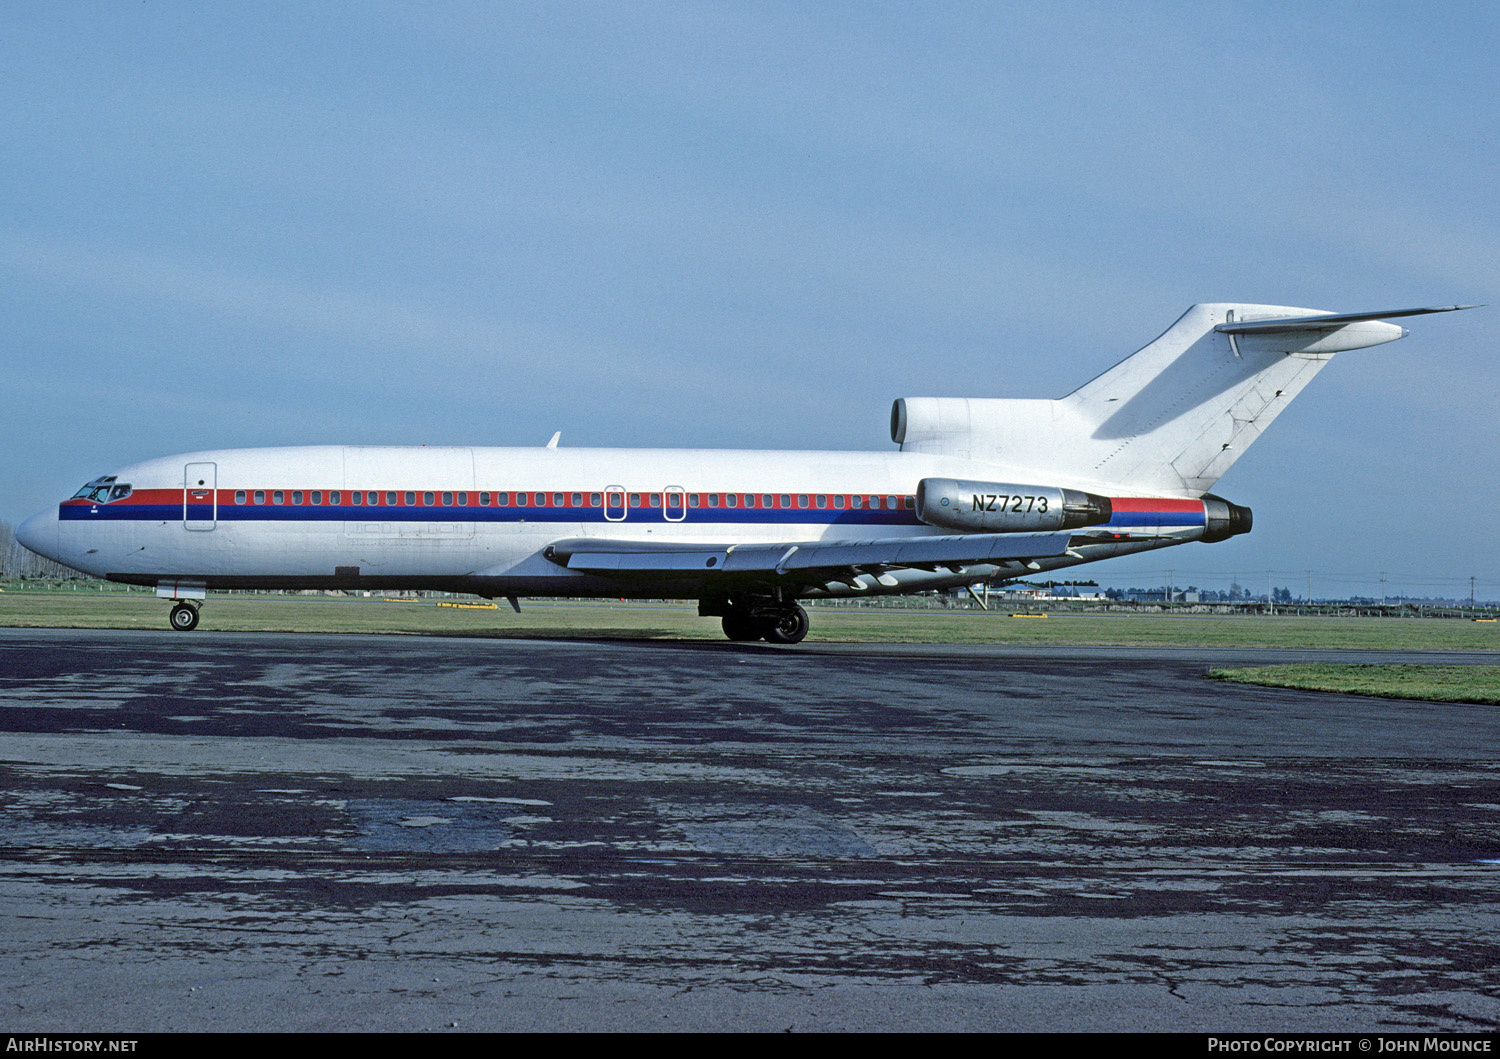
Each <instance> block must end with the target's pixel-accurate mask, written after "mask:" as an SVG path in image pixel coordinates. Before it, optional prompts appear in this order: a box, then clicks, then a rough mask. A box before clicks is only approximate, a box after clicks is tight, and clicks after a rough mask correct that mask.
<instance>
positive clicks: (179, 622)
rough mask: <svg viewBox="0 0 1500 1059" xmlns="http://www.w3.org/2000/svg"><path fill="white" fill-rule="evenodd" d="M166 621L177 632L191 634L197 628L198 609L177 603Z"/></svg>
mask: <svg viewBox="0 0 1500 1059" xmlns="http://www.w3.org/2000/svg"><path fill="white" fill-rule="evenodd" d="M168 620H169V621H170V622H171V623H172V628H174V629H176V630H177V631H178V632H192V631H193V630H194V629H196V628H197V627H198V608H197V607H191V606H189V605H188V604H186V603H179V604H177V606H175V607H173V608H172V616H171V617H170V618H169V619H168Z"/></svg>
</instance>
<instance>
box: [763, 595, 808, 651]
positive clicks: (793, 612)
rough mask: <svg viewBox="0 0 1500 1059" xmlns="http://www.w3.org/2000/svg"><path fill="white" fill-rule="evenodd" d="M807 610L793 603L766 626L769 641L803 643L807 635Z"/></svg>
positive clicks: (767, 640)
mask: <svg viewBox="0 0 1500 1059" xmlns="http://www.w3.org/2000/svg"><path fill="white" fill-rule="evenodd" d="M807 627H808V621H807V611H805V610H803V609H802V608H801V607H799V606H797V605H796V604H795V603H793V604H792V605H791V606H790V607H788V608H787V609H786V610H783V611H782V612H781V613H779V614H777V615H776V617H775V619H773V620H772V621H771V622H769V623H768V624H767V625H766V626H765V636H766V642H767V643H780V644H794V643H801V642H802V638H803V637H804V636H806V635H807Z"/></svg>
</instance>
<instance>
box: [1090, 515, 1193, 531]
mask: <svg viewBox="0 0 1500 1059" xmlns="http://www.w3.org/2000/svg"><path fill="white" fill-rule="evenodd" d="M1206 524H1207V518H1206V516H1205V515H1204V514H1203V512H1202V511H1121V512H1118V513H1117V514H1116V515H1115V516H1114V518H1112V519H1110V520H1109V521H1108V522H1106V523H1104V525H1103V526H1102V527H1099V528H1108V527H1110V526H1202V525H1206Z"/></svg>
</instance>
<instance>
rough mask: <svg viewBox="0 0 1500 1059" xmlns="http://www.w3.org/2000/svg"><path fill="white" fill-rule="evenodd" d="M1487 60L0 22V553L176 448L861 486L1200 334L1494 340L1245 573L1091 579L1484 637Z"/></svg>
mask: <svg viewBox="0 0 1500 1059" xmlns="http://www.w3.org/2000/svg"><path fill="white" fill-rule="evenodd" d="M1497 12H1500V8H1497V7H1496V6H1495V5H1491V4H1473V5H1466V4H1461V3H1456V4H1447V5H1442V6H1441V7H1440V8H1433V7H1431V6H1425V5H1418V4H1361V5H1348V4H1328V5H1324V4H1308V3H1297V4H1285V5H1279V4H1265V3H1260V4H1213V3H1193V4H1118V3H1100V4H1088V3H1082V4H1046V5H1038V4H1014V5H1011V4H999V3H997V4H972V5H971V4H956V5H943V4H917V3H913V4H878V3H860V4H853V3H850V4H838V3H830V4H802V3H795V4H777V3H768V2H761V3H744V4H697V3H688V2H680V3H662V4H653V3H648V2H631V3H621V4H612V3H598V4H568V3H543V4H506V3H492V4H441V3H437V4H380V3H373V2H363V3H349V4H341V3H311V4H309V3H297V4H275V3H255V4H229V3H225V4H210V5H204V4H175V3H154V2H146V3H123V2H122V3H106V4H90V3H69V4H13V5H9V6H8V8H7V11H6V23H7V24H6V29H5V32H4V34H3V36H0V70H3V71H4V74H3V77H0V135H3V138H0V143H3V144H4V147H3V150H4V159H5V164H4V166H3V167H0V191H3V195H4V203H5V206H6V208H5V209H4V210H3V211H0V321H3V323H4V327H3V331H0V351H3V352H0V355H3V357H4V361H5V364H4V368H5V370H4V371H3V373H0V402H3V404H0V407H3V418H0V444H3V446H4V452H5V454H6V457H7V458H6V460H5V468H6V470H5V474H4V479H3V483H0V484H3V488H0V518H5V519H7V520H9V521H11V522H16V521H19V520H20V519H21V518H23V517H25V516H26V515H28V514H30V513H32V512H33V511H36V510H39V509H40V508H42V507H44V506H46V505H47V504H48V503H51V502H55V501H56V500H57V499H58V498H59V497H60V496H62V495H65V494H67V493H69V492H71V491H72V490H73V489H74V488H75V487H76V486H77V485H78V484H80V483H81V482H83V481H84V480H86V479H87V478H90V477H92V476H94V475H96V474H99V473H103V472H105V471H107V470H109V469H110V468H112V467H115V466H118V465H121V464H124V463H126V462H130V461H133V460H136V459H140V458H145V457H149V456H157V455H163V454H166V453H170V452H178V451H187V450H192V449H198V448H219V447H231V446H255V445H280V444H302V443H323V442H345V443H392V444H421V443H427V444H494V445H511V444H519V445H527V444H541V443H543V442H545V441H546V439H547V438H548V437H549V436H550V435H551V433H552V432H553V431H554V430H562V432H563V443H564V444H565V445H625V446H631V445H642V446H687V447H704V446H724V447H737V448H739V447H757V448H758V447H772V448H853V449H884V448H888V447H889V446H890V442H889V438H888V434H887V416H888V409H889V406H890V402H891V400H892V399H893V398H895V397H899V396H919V395H969V396H1015V397H1056V396H1061V395H1062V394H1064V393H1067V392H1068V391H1070V390H1072V389H1074V388H1075V387H1076V386H1077V385H1078V384H1080V383H1082V382H1084V381H1085V380H1087V379H1088V378H1090V377H1092V376H1093V375H1095V374H1097V373H1098V372H1099V371H1101V370H1102V369H1104V368H1106V367H1108V366H1109V365H1110V364H1112V363H1114V362H1115V361H1116V360H1118V359H1120V358H1121V357H1123V356H1125V355H1126V354H1128V353H1130V352H1132V351H1133V350H1134V349H1136V348H1137V347H1139V346H1140V345H1142V344H1144V343H1145V342H1147V341H1149V340H1150V339H1151V338H1153V337H1155V336H1156V335H1157V334H1158V333H1159V332H1160V331H1161V330H1162V329H1163V328H1165V327H1166V325H1168V324H1169V323H1171V322H1172V320H1174V319H1175V318H1176V317H1177V316H1178V315H1179V314H1180V313H1181V312H1182V310H1183V309H1185V308H1186V307H1187V306H1188V305H1189V304H1191V303H1193V302H1196V301H1215V300H1233V301H1265V302H1271V303H1277V304H1285V305H1306V306H1312V307H1318V308H1326V309H1333V310H1340V311H1356V310H1363V309H1377V308H1394V307H1403V306H1416V305H1432V304H1447V303H1453V302H1483V303H1489V304H1490V305H1491V306H1492V307H1491V308H1487V309H1479V310H1473V311H1471V312H1467V313H1460V314H1453V315H1451V316H1445V317H1434V318H1428V319H1419V320H1416V321H1414V322H1412V323H1410V324H1409V325H1408V326H1410V328H1411V330H1412V335H1411V337H1410V338H1408V339H1406V340H1405V341H1403V342H1400V343H1396V344H1392V345H1389V346H1383V347H1379V348H1376V349H1373V350H1369V351H1360V352H1354V353H1349V354H1343V355H1341V356H1340V357H1339V358H1338V359H1337V360H1336V361H1335V363H1334V364H1333V365H1331V366H1330V367H1329V368H1328V369H1327V370H1326V371H1324V372H1323V373H1322V374H1321V375H1320V376H1319V378H1318V379H1317V381H1316V382H1315V383H1314V385H1313V386H1312V387H1311V388H1310V389H1309V390H1308V392H1307V393H1305V394H1304V395H1303V396H1302V397H1301V398H1299V399H1298V401H1297V402H1296V403H1295V404H1294V405H1293V406H1292V407H1291V409H1290V410H1289V411H1288V412H1287V413H1285V414H1284V415H1283V416H1282V417H1281V419H1279V420H1278V421H1277V423H1276V424H1275V426H1274V427H1273V428H1272V429H1271V430H1270V431H1269V432H1268V433H1267V434H1266V436H1265V437H1264V438H1262V439H1261V441H1260V442H1259V443H1258V444H1257V446H1256V448H1255V449H1254V450H1253V451H1252V452H1251V453H1250V454H1249V455H1248V456H1246V457H1245V458H1244V459H1243V460H1241V461H1240V462H1239V463H1238V464H1236V466H1235V467H1234V469H1233V470H1232V471H1231V472H1230V473H1229V475H1227V476H1226V477H1225V478H1224V479H1223V480H1222V481H1221V482H1220V484H1219V487H1218V491H1219V492H1220V493H1222V494H1223V495H1225V496H1227V497H1229V498H1230V499H1232V500H1234V501H1236V502H1238V503H1243V504H1248V505H1250V506H1251V507H1253V508H1254V509H1255V512H1256V529H1255V532H1254V533H1253V534H1252V535H1251V536H1249V537H1247V538H1240V539H1237V540H1235V541H1232V542H1229V543H1226V544H1222V545H1216V546H1211V547H1210V546H1198V545H1193V546H1189V547H1188V548H1184V549H1175V550H1172V551H1171V552H1168V553H1164V554H1163V555H1158V556H1149V557H1144V558H1138V559H1133V560H1128V561H1123V562H1116V563H1112V564H1102V565H1100V566H1096V567H1091V568H1088V569H1089V573H1090V574H1097V576H1099V577H1100V578H1101V579H1104V580H1106V581H1107V582H1109V583H1121V582H1126V583H1128V582H1143V581H1146V580H1149V579H1150V578H1151V577H1152V576H1153V575H1154V574H1156V573H1157V572H1159V571H1163V570H1165V569H1167V568H1172V569H1173V570H1174V580H1175V581H1176V583H1178V584H1187V583H1190V582H1195V581H1196V582H1197V583H1200V584H1203V585H1205V586H1211V587H1224V586H1227V583H1228V579H1229V578H1230V577H1231V576H1236V575H1237V576H1238V577H1239V580H1240V581H1241V582H1242V583H1245V584H1248V585H1252V586H1254V585H1263V584H1264V582H1265V580H1266V572H1267V571H1268V570H1270V571H1277V572H1281V575H1278V574H1273V575H1272V576H1273V578H1274V580H1275V583H1276V584H1277V585H1281V584H1287V585H1288V586H1290V587H1292V588H1293V590H1294V591H1298V592H1300V591H1302V590H1303V588H1305V575H1304V573H1303V571H1304V570H1309V569H1311V570H1313V571H1314V592H1315V593H1317V594H1323V593H1325V592H1327V593H1334V592H1337V594H1344V593H1345V592H1349V591H1373V592H1378V591H1379V584H1378V577H1379V576H1380V573H1381V572H1382V571H1384V572H1385V573H1386V575H1387V577H1388V581H1389V583H1390V585H1391V587H1392V590H1393V591H1394V590H1395V587H1396V585H1397V584H1398V583H1399V584H1400V585H1401V586H1402V590H1403V591H1406V592H1409V593H1412V594H1428V593H1438V592H1443V593H1448V594H1460V591H1461V594H1463V595H1467V591H1468V581H1467V578H1468V577H1469V576H1471V575H1473V576H1477V577H1478V578H1479V579H1480V585H1481V589H1480V592H1481V594H1485V586H1486V585H1488V586H1489V594H1490V595H1491V596H1496V597H1500V561H1497V559H1496V556H1495V552H1496V548H1495V543H1496V536H1497V535H1496V526H1497V523H1500V499H1497V490H1496V489H1495V482H1496V481H1497V479H1500V456H1497V453H1500V426H1497V414H1496V413H1497V409H1500V368H1497V365H1496V359H1495V356H1494V352H1495V341H1494V339H1493V338H1492V335H1493V333H1494V330H1495V327H1496V325H1497V321H1500V316H1497V314H1500V291H1497V290H1496V286H1497V278H1500V210H1497V193H1496V182H1497V175H1500V157H1497V155H1500V146H1497V145H1500V129H1497V124H1500V106H1497V103H1500V100H1497V95H1500V92H1497V87H1500V82H1497V80H1496V77H1495V72H1494V56H1495V54H1496V52H1497V45H1500V14H1497ZM1365 586H1368V587H1365Z"/></svg>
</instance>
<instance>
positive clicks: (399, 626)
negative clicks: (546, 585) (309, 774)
mask: <svg viewBox="0 0 1500 1059" xmlns="http://www.w3.org/2000/svg"><path fill="white" fill-rule="evenodd" d="M454 602H460V601H454ZM463 602H468V601H463ZM521 607H522V611H521V613H520V614H516V613H514V612H513V611H511V609H510V607H509V606H508V605H507V604H505V603H501V604H500V605H499V607H498V608H496V609H493V610H489V609H467V608H455V607H442V606H437V605H436V602H435V601H433V600H423V601H420V602H416V603H404V602H403V603H398V602H388V601H385V600H382V599H381V598H379V597H341V596H301V595H215V596H213V597H211V598H210V599H209V600H208V602H207V604H206V606H205V607H204V609H203V623H202V625H201V626H199V628H200V629H201V630H204V631H212V630H220V631H244V632H250V631H254V632H260V631H265V632H272V631H274V632H302V633H319V632H336V633H398V634H408V635H429V636H432V635H440V636H488V637H537V638H543V637H549V638H569V639H593V638H606V639H685V640H722V639H723V634H722V632H721V631H720V629H719V622H718V619H716V618H700V617H698V615H697V610H696V607H695V605H694V604H693V603H691V602H683V603H659V602H628V603H627V602H596V601H588V602H579V601H550V600H549V601H531V600H523V601H522V604H521ZM168 609H169V606H168V604H167V602H166V601H164V600H159V599H156V598H155V597H154V596H152V595H149V594H147V593H143V592H121V591H87V590H69V589H52V590H19V591H18V590H17V589H16V588H14V587H7V588H6V589H5V590H3V591H0V626H30V627H52V628H82V629H166V628H167V611H168ZM808 612H809V615H810V616H811V618H812V632H811V633H810V634H809V640H810V641H813V642H816V641H820V640H821V641H824V642H853V643H1002V644H1077V645H1099V646H1188V647H1284V648H1295V647H1336V648H1368V649H1382V648H1386V649H1390V648H1405V649H1424V650H1448V651H1500V625H1496V624H1488V623H1480V622H1472V621H1462V620H1436V619H1425V620H1424V619H1417V618H1352V617H1351V618H1344V617H1340V618H1333V617H1296V616H1279V615H1278V616H1275V617H1267V616H1234V615H1167V614H1131V613H1118V612H1115V613H1094V614H1088V613H1072V612H1064V611H1053V612H1051V613H1049V614H1048V615H1047V616H1046V617H1045V618H1038V617H1027V618H1014V617H1011V616H1010V615H1009V613H1008V612H1005V611H990V612H987V613H986V612H984V611H979V610H968V609H932V610H926V609H889V610H887V609H880V608H873V607H872V608H855V607H819V606H811V607H809V608H808ZM184 635H192V634H191V633H188V634H184Z"/></svg>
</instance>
